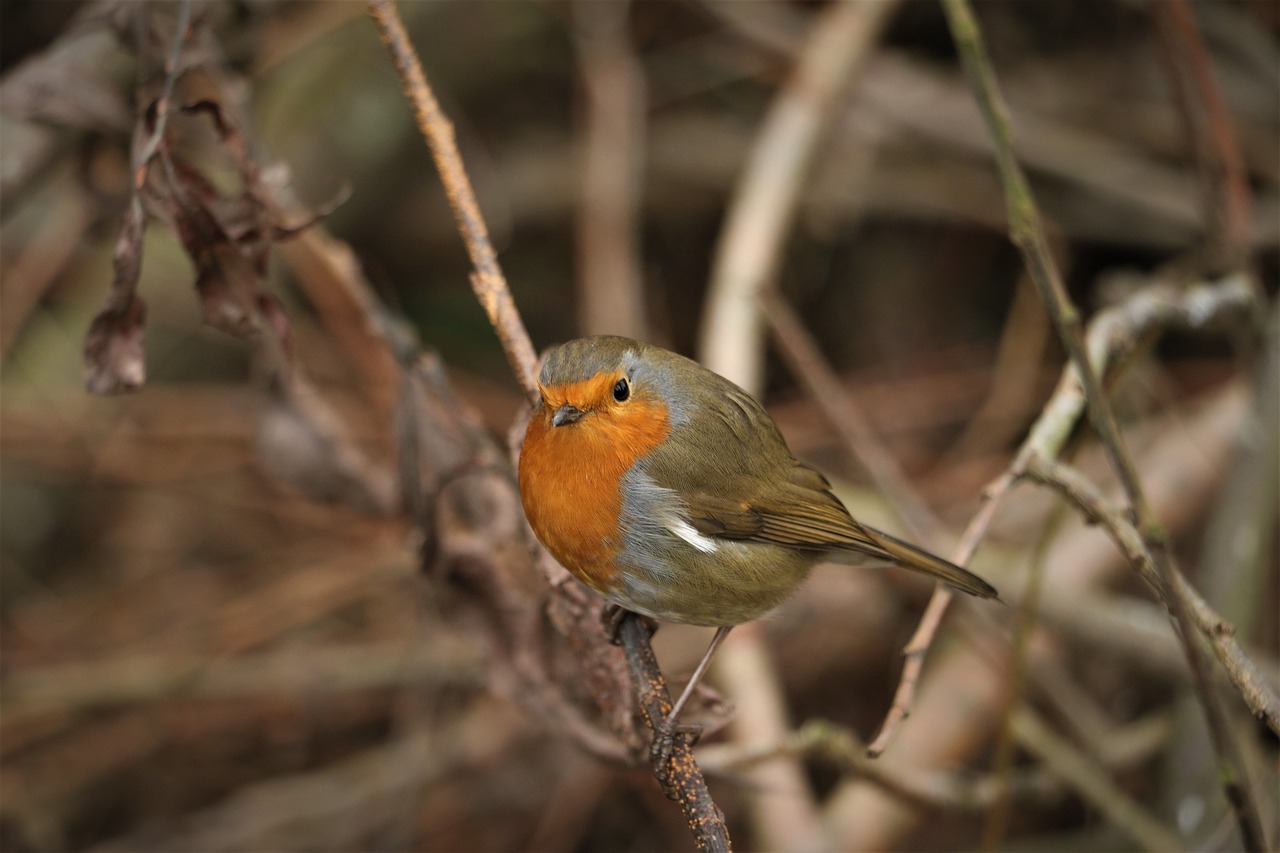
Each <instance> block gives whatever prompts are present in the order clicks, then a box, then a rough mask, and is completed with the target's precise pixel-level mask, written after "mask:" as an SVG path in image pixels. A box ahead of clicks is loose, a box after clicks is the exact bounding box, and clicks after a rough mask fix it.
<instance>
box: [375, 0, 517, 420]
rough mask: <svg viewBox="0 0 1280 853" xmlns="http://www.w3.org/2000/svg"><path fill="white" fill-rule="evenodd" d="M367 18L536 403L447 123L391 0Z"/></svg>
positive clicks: (477, 286)
mask: <svg viewBox="0 0 1280 853" xmlns="http://www.w3.org/2000/svg"><path fill="white" fill-rule="evenodd" d="M369 14H370V15H371V16H372V17H373V20H374V23H375V24H377V27H378V34H379V35H380V36H381V37H382V41H383V43H384V44H385V45H386V46H387V51H388V52H389V53H390V54H391V60H392V62H394V63H395V66H396V70H397V71H398V72H399V74H400V81H401V83H402V85H403V86H404V92H405V97H407V98H408V99H409V103H410V104H411V105H412V106H413V114H414V117H415V118H416V119H417V121H418V130H420V131H421V132H422V135H423V137H424V138H425V139H426V141H427V146H428V147H429V148H430V149H431V156H432V159H434V160H435V164H436V170H437V171H438V172H439V174H440V180H441V182H442V183H443V184H444V190H445V195H447V196H448V198H449V207H450V208H451V209H452V210H453V217H454V220H455V221H456V222H457V225H458V232H459V233H460V234H461V235H462V240H463V242H464V243H466V246H467V254H469V255H470V256H471V263H472V265H473V266H474V267H475V270H474V271H473V272H472V273H471V287H472V289H473V290H474V291H475V293H476V298H477V299H479V300H480V305H481V306H482V307H483V308H484V310H485V314H487V315H488V317H489V322H490V324H492V326H493V328H494V330H495V331H496V332H497V333H498V338H499V339H500V340H501V341H502V347H503V349H504V350H505V351H506V353H507V360H508V361H509V362H510V363H511V369H512V370H513V371H514V372H515V375H516V380H517V381H518V382H519V383H520V387H521V389H523V391H524V392H525V396H526V397H528V398H529V401H530V402H536V401H537V399H538V356H537V353H536V352H535V350H534V348H533V343H532V342H531V341H530V340H529V333H528V332H527V331H525V328H524V322H523V321H522V320H521V319H520V312H519V311H517V310H516V304H515V300H514V299H512V298H511V291H510V289H509V288H508V287H507V280H506V278H505V277H504V276H503V274H502V268H501V267H500V266H499V265H498V256H497V253H496V252H494V250H493V244H492V243H490V242H489V229H488V228H487V227H486V226H485V223H484V216H483V215H481V213H480V205H479V204H478V203H477V202H476V195H475V192H474V191H473V190H472V189H471V179H470V178H468V177H467V170H466V168H465V167H464V166H463V165H462V156H461V155H460V154H459V153H458V144H457V142H456V140H455V137H454V132H453V123H452V122H450V121H449V119H448V118H447V117H446V116H445V114H444V111H443V110H442V109H440V104H439V102H438V101H436V96H435V95H434V94H433V93H432V91H431V87H430V86H429V85H427V78H426V75H425V74H424V73H423V71H422V63H421V62H419V61H418V54H417V52H416V51H415V50H414V49H413V44H412V43H411V42H410V41H409V34H408V33H407V32H405V29H404V22H403V21H401V20H400V13H399V12H398V11H397V9H396V4H395V2H394V0H369Z"/></svg>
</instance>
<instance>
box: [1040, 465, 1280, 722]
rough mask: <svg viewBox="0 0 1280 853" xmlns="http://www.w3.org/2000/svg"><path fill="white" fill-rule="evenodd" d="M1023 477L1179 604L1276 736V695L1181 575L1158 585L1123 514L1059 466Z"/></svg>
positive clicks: (1279, 703) (1279, 717)
mask: <svg viewBox="0 0 1280 853" xmlns="http://www.w3.org/2000/svg"><path fill="white" fill-rule="evenodd" d="M1027 476H1029V477H1030V478H1031V479H1033V480H1035V481H1036V482H1038V483H1042V484H1044V485H1046V486H1048V487H1050V488H1052V489H1054V490H1055V491H1057V492H1059V493H1060V494H1062V495H1063V496H1064V497H1066V498H1067V499H1068V500H1070V501H1071V503H1072V504H1074V505H1075V506H1076V507H1077V508H1078V509H1079V510H1080V512H1081V514H1082V515H1083V516H1084V517H1085V519H1087V520H1088V521H1090V522H1092V523H1094V524H1098V525H1100V526H1101V527H1102V529H1103V530H1105V531H1106V532H1107V534H1108V535H1109V536H1110V537H1111V539H1112V541H1114V542H1115V544H1116V546H1117V547H1118V548H1119V549H1120V550H1121V551H1122V552H1123V553H1124V555H1125V557H1126V558H1127V559H1128V560H1129V563H1130V564H1131V565H1132V566H1133V567H1134V568H1135V570H1137V571H1138V573H1139V574H1140V575H1141V576H1142V578H1143V580H1145V581H1146V582H1147V583H1148V584H1149V585H1150V586H1151V588H1152V589H1153V590H1155V592H1156V593H1157V594H1158V595H1160V596H1162V597H1176V598H1180V599H1182V601H1183V602H1184V606H1185V607H1186V609H1187V611H1188V613H1189V614H1190V615H1191V618H1192V621H1193V622H1194V623H1195V626H1196V628H1198V629H1199V631H1200V633H1201V634H1203V635H1204V636H1205V637H1206V638H1207V639H1208V640H1209V643H1210V645H1211V646H1212V648H1213V650H1214V653H1215V655H1216V656H1217V658H1218V661H1219V662H1220V663H1221V664H1222V668H1223V669H1224V670H1225V671H1226V674H1227V677H1228V678H1229V679H1231V683H1232V684H1233V685H1234V686H1235V688H1236V690H1237V691H1238V692H1239V693H1240V695H1241V697H1242V698H1243V699H1244V701H1245V703H1246V704H1247V705H1248V706H1249V710H1250V711H1252V712H1253V715H1254V717H1256V718H1257V719H1258V720H1259V721H1260V722H1262V723H1263V724H1265V725H1266V726H1267V728H1269V729H1271V731H1272V732H1274V733H1275V734H1277V735H1280V696H1278V695H1277V694H1276V692H1275V690H1274V689H1272V687H1271V685H1270V684H1268V683H1267V680H1266V679H1265V678H1264V677H1263V675H1262V673H1261V671H1260V670H1259V669H1258V667H1257V665H1256V664H1255V663H1254V662H1253V661H1252V659H1250V657H1249V656H1248V655H1247V654H1245V652H1244V650H1243V649H1242V648H1241V647H1240V644H1239V642H1237V640H1236V637H1235V629H1234V628H1233V627H1232V626H1231V624H1230V623H1228V622H1227V621H1226V620H1225V619H1223V618H1222V617H1221V616H1220V615H1218V613H1217V612H1216V611H1214V609H1213V608H1212V607H1210V606H1209V604H1208V603H1207V602H1206V601H1205V600H1204V599H1203V598H1201V597H1200V594H1199V593H1198V592H1196V589H1195V587H1193V586H1191V584H1189V583H1188V582H1187V581H1186V579H1185V578H1183V577H1182V575H1181V573H1179V574H1178V575H1176V577H1175V583H1174V585H1173V586H1172V588H1170V587H1168V586H1166V585H1165V584H1164V582H1163V580H1162V579H1161V578H1160V576H1159V575H1158V574H1157V573H1156V571H1155V569H1154V568H1153V567H1152V564H1151V555H1150V554H1149V553H1148V552H1147V550H1146V548H1145V544H1144V543H1143V541H1142V537H1141V536H1140V535H1139V534H1138V531H1137V529H1136V528H1134V526H1133V524H1132V523H1131V522H1130V521H1129V519H1128V518H1127V517H1126V514H1125V512H1124V511H1123V510H1120V509H1112V508H1109V507H1107V505H1106V501H1105V500H1104V499H1103V497H1102V495H1101V494H1100V493H1099V492H1098V490H1097V489H1096V488H1094V486H1093V484H1092V483H1090V482H1089V481H1088V480H1087V479H1086V478H1085V477H1084V476H1083V475H1081V474H1080V473H1079V472H1077V471H1075V470H1074V469H1072V468H1070V467H1068V466H1066V465H1063V464H1062V463H1060V462H1054V461H1052V460H1049V459H1041V458H1035V459H1033V460H1031V462H1030V463H1029V464H1028V466H1027Z"/></svg>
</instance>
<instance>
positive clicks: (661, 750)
mask: <svg viewBox="0 0 1280 853" xmlns="http://www.w3.org/2000/svg"><path fill="white" fill-rule="evenodd" d="M700 737H702V726H701V725H699V724H698V723H682V722H680V721H679V720H673V719H671V718H670V717H664V718H663V720H662V722H660V723H658V724H657V725H656V726H654V728H653V742H652V743H650V744H649V760H650V762H652V764H653V768H654V775H655V776H657V778H658V781H659V782H661V783H662V786H663V789H664V790H665V789H667V788H668V787H669V783H670V781H671V773H670V767H671V755H672V753H673V752H675V748H676V740H677V739H679V740H680V741H682V742H683V744H684V745H685V746H687V747H692V746H693V745H694V744H696V743H697V742H698V738H700ZM668 796H670V792H668Z"/></svg>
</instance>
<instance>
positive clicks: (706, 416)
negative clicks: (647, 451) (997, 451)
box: [646, 377, 996, 598]
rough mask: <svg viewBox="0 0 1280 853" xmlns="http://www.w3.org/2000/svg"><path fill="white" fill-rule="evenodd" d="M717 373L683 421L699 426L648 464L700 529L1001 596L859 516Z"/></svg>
mask: <svg viewBox="0 0 1280 853" xmlns="http://www.w3.org/2000/svg"><path fill="white" fill-rule="evenodd" d="M715 378H716V379H719V377H715ZM721 381H722V382H723V385H719V384H717V386H716V387H713V388H707V389H704V393H715V394H717V395H718V396H719V400H718V404H716V405H708V406H705V407H703V408H702V409H701V411H700V413H699V414H700V415H701V416H700V417H698V418H697V420H696V424H697V426H696V427H695V426H684V427H682V428H683V429H696V430H697V431H698V432H697V435H696V436H690V438H691V439H692V440H688V441H667V442H665V443H664V445H663V446H662V447H660V448H658V449H656V450H655V451H654V452H653V454H652V456H651V458H650V459H649V460H648V464H647V466H646V467H647V469H648V474H649V476H651V477H652V478H653V479H654V480H655V482H656V483H657V485H659V486H661V487H663V488H666V489H670V490H672V491H674V492H675V493H676V494H678V495H680V496H681V497H682V500H683V503H684V511H683V514H684V515H685V517H686V520H687V521H688V523H689V524H690V525H691V526H692V527H693V528H694V529H695V530H697V531H698V532H699V533H701V534H703V535H704V536H711V537H716V538H721V539H728V540H735V541H741V542H761V543H768V544H773V545H781V546H784V547H788V548H795V549H797V550H802V551H816V552H822V553H832V552H835V553H841V552H843V553H845V554H849V555H857V556H859V557H865V558H866V560H865V561H866V562H871V563H876V562H880V563H891V564H895V565H900V566H903V567H905V568H908V569H914V570H916V571H920V572H924V573H926V574H929V575H933V576H934V577H937V578H940V579H941V580H943V581H945V582H946V583H948V584H951V585H952V586H954V587H956V588H958V589H961V590H963V591H965V592H968V593H970V594H972V595H977V596H980V597H982V598H994V597H995V596H996V591H995V590H994V589H993V588H992V587H991V586H990V585H989V584H988V583H986V581H983V580H982V579H981V578H979V577H977V576H976V575H973V574H972V573H970V572H968V571H966V570H965V569H963V568H961V567H959V566H956V565H954V564H952V563H950V562H948V561H946V560H944V559H942V558H941V557H937V556H935V555H933V554H930V553H929V552H927V551H924V550H922V549H920V548H917V547H915V546H914V545H909V544H908V543H906V542H903V541H902V540H900V539H897V538H895V537H893V536H890V535H889V534H887V533H882V532H881V531H879V530H876V529H874V528H870V527H867V526H865V525H863V524H859V523H858V522H857V521H855V520H854V519H853V517H852V516H850V515H849V511H848V510H847V509H845V507H844V504H842V503H840V501H839V500H838V499H837V498H836V497H835V495H833V494H832V493H831V484H830V483H829V482H827V479H826V478H825V477H823V476H822V474H820V473H819V472H818V471H816V470H814V469H813V468H810V467H809V466H808V465H805V464H804V463H802V462H800V461H798V460H797V459H796V458H795V457H794V456H792V454H791V451H790V450H789V449H788V448H787V445H786V442H785V441H784V440H783V438H782V435H781V434H780V433H779V432H778V429H777V427H776V426H775V425H774V423H773V420H772V419H771V418H770V417H769V416H768V415H767V414H766V413H765V411H764V410H763V409H762V408H761V407H760V405H759V404H758V403H757V402H756V401H755V400H753V399H752V398H751V397H750V396H748V395H747V394H746V393H745V392H743V391H742V390H741V389H739V388H738V387H737V386H736V385H733V384H731V383H729V382H726V381H723V380H721ZM683 448H699V449H700V450H702V451H703V452H688V451H685V450H683Z"/></svg>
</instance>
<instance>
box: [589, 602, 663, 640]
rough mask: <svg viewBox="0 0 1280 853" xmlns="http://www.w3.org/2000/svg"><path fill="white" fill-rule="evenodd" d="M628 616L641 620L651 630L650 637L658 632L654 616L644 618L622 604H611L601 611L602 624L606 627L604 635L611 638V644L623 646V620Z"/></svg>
mask: <svg viewBox="0 0 1280 853" xmlns="http://www.w3.org/2000/svg"><path fill="white" fill-rule="evenodd" d="M628 616H634V617H635V618H637V619H639V620H640V623H641V624H642V625H644V626H645V627H646V628H648V629H649V636H650V637H652V636H653V635H654V634H656V633H657V632H658V620H657V619H654V618H653V617H652V616H642V615H641V614H639V613H634V612H632V611H630V610H627V609H626V608H625V607H623V606H622V605H620V604H614V603H612V602H609V603H608V604H605V606H604V608H603V609H601V611H600V624H601V625H602V626H603V627H604V633H605V636H606V637H608V638H609V642H611V643H613V644H614V645H615V646H620V645H622V635H621V634H620V633H619V632H620V631H621V630H622V620H623V619H625V618H627V617H628Z"/></svg>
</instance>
